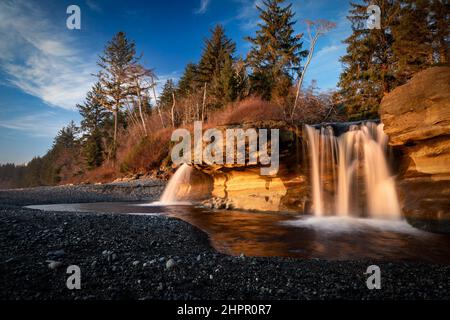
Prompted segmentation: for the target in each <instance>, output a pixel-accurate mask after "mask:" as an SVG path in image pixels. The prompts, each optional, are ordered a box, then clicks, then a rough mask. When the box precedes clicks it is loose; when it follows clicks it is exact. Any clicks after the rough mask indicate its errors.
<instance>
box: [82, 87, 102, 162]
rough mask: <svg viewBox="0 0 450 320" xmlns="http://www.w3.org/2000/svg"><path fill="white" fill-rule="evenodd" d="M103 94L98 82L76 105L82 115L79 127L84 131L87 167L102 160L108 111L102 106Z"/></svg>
mask: <svg viewBox="0 0 450 320" xmlns="http://www.w3.org/2000/svg"><path fill="white" fill-rule="evenodd" d="M102 101H104V96H103V92H102V88H101V85H100V83H98V82H97V83H96V84H95V85H94V86H93V87H92V89H91V90H90V91H89V92H88V93H87V95H86V100H85V102H84V104H82V105H77V108H78V111H79V113H80V115H81V116H82V120H81V123H80V124H81V126H80V129H81V131H82V132H83V133H84V135H83V137H84V143H83V149H84V156H85V158H86V163H87V166H88V168H89V169H93V168H96V167H99V166H100V165H101V164H102V163H103V160H104V148H103V141H104V138H103V137H105V138H106V137H107V134H106V130H105V129H106V125H107V121H108V112H107V110H106V109H105V108H103V106H102Z"/></svg>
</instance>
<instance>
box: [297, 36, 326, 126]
mask: <svg viewBox="0 0 450 320" xmlns="http://www.w3.org/2000/svg"><path fill="white" fill-rule="evenodd" d="M319 35H320V34H319V33H316V35H315V36H314V38H313V40H312V42H311V46H310V49H309V54H308V58H307V59H306V63H305V67H304V68H303V72H302V75H301V76H300V79H299V80H298V86H297V94H296V95H295V102H294V107H293V108H292V113H291V120H292V119H294V114H295V110H296V109H297V102H298V97H299V95H300V90H301V87H302V85H303V80H304V79H305V73H306V69H308V66H309V64H310V63H311V60H312V57H313V54H314V48H315V47H316V42H317V39H318V38H319Z"/></svg>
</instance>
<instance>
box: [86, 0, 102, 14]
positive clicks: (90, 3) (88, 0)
mask: <svg viewBox="0 0 450 320" xmlns="http://www.w3.org/2000/svg"><path fill="white" fill-rule="evenodd" d="M86 5H87V6H88V8H89V9H91V10H92V11H96V12H102V8H101V7H100V6H99V5H98V3H96V2H95V1H94V0H86Z"/></svg>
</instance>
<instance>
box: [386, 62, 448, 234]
mask: <svg viewBox="0 0 450 320" xmlns="http://www.w3.org/2000/svg"><path fill="white" fill-rule="evenodd" d="M380 116H381V120H382V122H383V123H384V130H385V133H386V134H387V135H388V136H389V138H390V143H391V145H393V146H394V147H395V148H396V150H397V151H398V152H399V153H400V154H401V156H400V159H399V160H400V162H399V164H400V166H399V167H400V168H399V169H400V170H399V176H398V181H399V189H400V195H401V199H402V204H403V211H404V213H405V215H406V216H407V218H408V219H409V221H410V222H411V223H413V224H414V225H416V226H418V227H422V228H425V229H429V230H431V231H438V232H450V67H433V68H430V69H427V70H425V71H422V72H420V73H418V74H417V75H415V76H414V77H413V78H412V79H411V80H410V81H409V82H408V83H407V84H405V85H403V86H400V87H398V88H396V89H395V90H394V91H392V92H391V93H389V94H388V95H386V96H385V97H384V98H383V100H382V102H381V106H380Z"/></svg>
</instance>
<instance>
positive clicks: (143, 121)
mask: <svg viewBox="0 0 450 320" xmlns="http://www.w3.org/2000/svg"><path fill="white" fill-rule="evenodd" d="M137 88H139V85H138V86H137ZM136 93H137V96H138V106H139V115H140V117H141V121H142V128H144V134H145V136H147V135H148V133H147V127H146V126H145V120H144V115H143V113H142V102H141V93H140V90H139V89H136Z"/></svg>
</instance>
